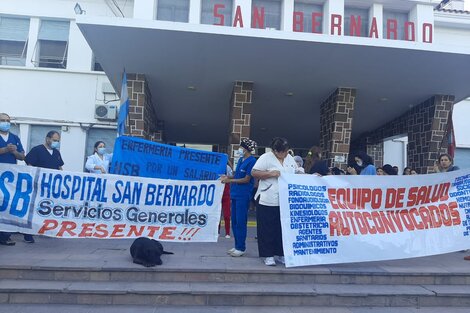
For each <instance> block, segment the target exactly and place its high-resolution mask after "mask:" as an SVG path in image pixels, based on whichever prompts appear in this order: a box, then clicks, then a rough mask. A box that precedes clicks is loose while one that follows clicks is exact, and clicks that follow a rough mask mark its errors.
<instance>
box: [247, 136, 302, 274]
mask: <svg viewBox="0 0 470 313" xmlns="http://www.w3.org/2000/svg"><path fill="white" fill-rule="evenodd" d="M288 149H289V143H288V141H287V139H285V138H281V137H276V138H274V139H273V140H272V142H271V151H270V152H266V153H264V154H263V155H261V156H260V157H259V159H258V161H256V164H255V166H254V167H253V176H254V177H255V178H257V179H259V186H258V191H257V192H256V195H255V199H256V202H257V206H256V224H257V228H256V231H257V235H258V255H259V257H261V258H263V260H264V264H265V265H267V266H275V265H276V260H277V261H278V262H279V263H284V250H283V247H282V228H281V215H280V214H281V208H280V205H279V184H278V177H279V176H281V175H282V174H283V173H291V174H294V173H299V171H298V170H297V167H298V166H297V164H296V163H295V160H294V158H293V157H292V156H291V155H290V154H288V153H287V150H288Z"/></svg>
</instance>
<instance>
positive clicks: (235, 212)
mask: <svg viewBox="0 0 470 313" xmlns="http://www.w3.org/2000/svg"><path fill="white" fill-rule="evenodd" d="M255 149H256V142H255V141H253V140H251V139H248V138H244V139H242V141H241V142H240V148H239V149H238V151H237V153H238V156H239V159H238V163H237V167H236V169H235V173H234V175H233V176H222V182H223V183H229V184H230V199H231V200H232V216H231V217H232V233H233V237H234V239H235V247H234V248H232V249H230V250H229V251H228V252H227V253H228V254H230V255H231V256H233V257H240V256H242V255H244V254H245V250H246V233H247V222H248V209H249V207H250V200H251V195H252V192H253V186H254V183H255V180H254V178H253V177H252V176H251V170H252V168H253V166H254V165H255V163H256V159H255V158H254V157H253V156H252V154H253V153H254V152H255Z"/></svg>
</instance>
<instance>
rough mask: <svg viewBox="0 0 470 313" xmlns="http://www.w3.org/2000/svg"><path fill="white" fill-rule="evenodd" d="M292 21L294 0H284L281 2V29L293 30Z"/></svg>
mask: <svg viewBox="0 0 470 313" xmlns="http://www.w3.org/2000/svg"><path fill="white" fill-rule="evenodd" d="M293 22H294V0H284V1H283V2H282V13H281V30H283V31H286V32H291V31H293V27H292V26H293Z"/></svg>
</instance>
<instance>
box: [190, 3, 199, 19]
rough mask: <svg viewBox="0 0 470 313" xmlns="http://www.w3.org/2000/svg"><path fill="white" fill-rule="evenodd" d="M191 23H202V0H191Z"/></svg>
mask: <svg viewBox="0 0 470 313" xmlns="http://www.w3.org/2000/svg"><path fill="white" fill-rule="evenodd" d="M189 23H192V24H200V23H201V0H189Z"/></svg>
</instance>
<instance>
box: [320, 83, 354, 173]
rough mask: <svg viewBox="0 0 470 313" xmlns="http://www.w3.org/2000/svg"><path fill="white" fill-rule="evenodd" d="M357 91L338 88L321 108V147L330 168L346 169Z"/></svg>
mask: <svg viewBox="0 0 470 313" xmlns="http://www.w3.org/2000/svg"><path fill="white" fill-rule="evenodd" d="M355 99H356V90H355V89H352V88H338V89H336V90H335V91H334V92H333V93H332V94H331V95H330V96H329V97H328V99H326V100H325V101H324V102H323V103H322V104H321V106H320V147H321V148H322V150H323V154H324V156H325V157H324V159H326V160H327V162H328V164H329V165H330V166H337V167H339V168H342V169H344V170H345V169H346V167H347V164H348V154H349V145H350V143H351V132H352V122H353V113H354V103H355Z"/></svg>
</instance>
